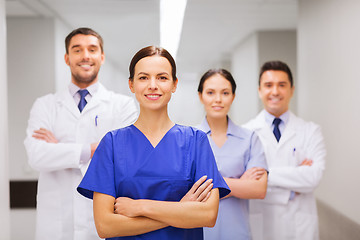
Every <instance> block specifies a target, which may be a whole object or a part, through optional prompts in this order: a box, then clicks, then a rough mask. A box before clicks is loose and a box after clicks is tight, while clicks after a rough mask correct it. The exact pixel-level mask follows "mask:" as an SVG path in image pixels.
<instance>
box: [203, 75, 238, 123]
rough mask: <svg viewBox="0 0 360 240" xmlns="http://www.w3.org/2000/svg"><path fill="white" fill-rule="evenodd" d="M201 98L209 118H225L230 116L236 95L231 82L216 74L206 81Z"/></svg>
mask: <svg viewBox="0 0 360 240" xmlns="http://www.w3.org/2000/svg"><path fill="white" fill-rule="evenodd" d="M199 98H200V101H201V103H202V104H204V108H205V111H206V116H207V117H211V118H223V117H226V115H227V114H228V112H229V110H230V107H231V104H232V102H233V101H234V98H235V94H233V93H232V87H231V83H230V82H229V80H227V79H226V78H224V77H223V76H221V75H220V74H215V75H212V76H211V77H209V78H208V79H206V80H205V82H204V85H203V91H202V92H201V93H199Z"/></svg>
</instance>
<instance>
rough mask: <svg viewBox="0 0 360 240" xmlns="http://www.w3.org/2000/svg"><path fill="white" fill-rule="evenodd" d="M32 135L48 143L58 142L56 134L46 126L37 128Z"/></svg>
mask: <svg viewBox="0 0 360 240" xmlns="http://www.w3.org/2000/svg"><path fill="white" fill-rule="evenodd" d="M32 136H33V137H34V138H36V139H38V140H43V141H45V142H47V143H58V140H57V139H56V138H55V136H54V134H53V133H52V132H50V131H49V130H47V129H45V128H40V129H39V130H35V131H34V134H33V135H32Z"/></svg>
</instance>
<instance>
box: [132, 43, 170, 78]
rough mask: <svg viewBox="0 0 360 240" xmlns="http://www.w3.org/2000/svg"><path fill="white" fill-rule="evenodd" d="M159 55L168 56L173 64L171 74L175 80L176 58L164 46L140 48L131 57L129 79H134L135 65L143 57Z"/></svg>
mask: <svg viewBox="0 0 360 240" xmlns="http://www.w3.org/2000/svg"><path fill="white" fill-rule="evenodd" d="M155 55H158V56H160V57H164V58H166V59H167V60H168V61H169V62H170V65H171V75H172V78H173V81H176V79H177V77H176V64H175V60H174V58H173V57H172V56H171V54H170V53H169V52H168V51H167V50H166V49H164V48H162V47H157V46H148V47H145V48H142V49H140V50H139V51H138V52H137V53H136V54H135V55H134V57H133V58H132V59H131V62H130V66H129V73H130V76H129V79H130V81H134V74H135V65H136V64H137V63H138V62H139V61H140V60H141V59H143V58H145V57H151V56H155Z"/></svg>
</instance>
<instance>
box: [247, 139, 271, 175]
mask: <svg viewBox="0 0 360 240" xmlns="http://www.w3.org/2000/svg"><path fill="white" fill-rule="evenodd" d="M249 150H250V154H249V160H248V163H247V164H246V170H248V169H250V168H253V167H261V168H264V169H265V170H267V171H268V166H267V162H266V157H265V153H264V148H263V146H262V143H261V141H260V139H259V137H258V136H257V135H256V133H255V132H253V133H252V135H251V138H250V146H249Z"/></svg>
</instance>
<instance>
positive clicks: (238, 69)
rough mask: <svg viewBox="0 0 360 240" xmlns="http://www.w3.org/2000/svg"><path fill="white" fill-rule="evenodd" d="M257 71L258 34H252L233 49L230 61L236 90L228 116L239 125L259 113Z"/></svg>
mask: <svg viewBox="0 0 360 240" xmlns="http://www.w3.org/2000/svg"><path fill="white" fill-rule="evenodd" d="M258 71H259V48H258V34H256V33H254V34H252V35H251V36H249V37H248V38H247V39H246V40H245V41H244V42H241V43H240V44H239V46H238V47H237V48H236V49H234V51H233V55H232V60H231V74H232V75H233V77H234V79H235V81H236V85H237V90H236V97H235V100H234V102H233V104H232V106H231V110H230V113H229V116H230V118H231V119H232V120H233V121H234V122H235V123H237V124H239V125H241V124H244V123H246V122H247V121H249V120H250V119H251V118H253V117H254V116H255V115H256V114H257V113H258V111H259V99H258V95H257V78H258V77H257V76H258Z"/></svg>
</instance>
